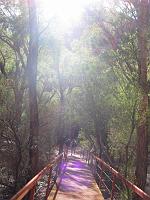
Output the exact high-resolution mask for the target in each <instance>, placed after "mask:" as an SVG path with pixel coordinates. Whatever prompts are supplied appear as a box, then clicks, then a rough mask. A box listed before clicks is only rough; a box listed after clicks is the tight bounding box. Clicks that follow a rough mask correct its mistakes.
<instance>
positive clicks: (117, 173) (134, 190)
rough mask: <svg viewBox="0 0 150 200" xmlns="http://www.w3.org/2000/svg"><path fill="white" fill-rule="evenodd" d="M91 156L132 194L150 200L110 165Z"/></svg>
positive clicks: (149, 197)
mask: <svg viewBox="0 0 150 200" xmlns="http://www.w3.org/2000/svg"><path fill="white" fill-rule="evenodd" d="M92 156H93V157H94V158H95V160H96V161H98V162H99V163H100V164H101V165H102V166H103V168H104V167H105V168H106V169H107V170H109V171H110V172H111V174H112V175H113V176H115V177H117V178H118V179H119V180H121V181H122V183H123V184H125V185H126V186H127V188H128V189H130V190H132V191H133V192H134V193H136V194H137V195H138V196H139V197H141V198H142V199H143V200H150V196H149V195H148V194H146V193H145V192H144V191H143V190H141V189H140V188H139V187H137V186H136V185H135V184H133V183H131V182H130V181H128V180H127V179H125V177H124V176H122V175H121V174H120V173H119V172H118V171H116V170H115V169H114V168H112V167H111V166H110V165H108V164H107V163H105V162H104V161H103V160H102V159H100V158H99V157H97V156H96V155H94V154H92Z"/></svg>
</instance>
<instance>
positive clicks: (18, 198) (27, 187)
mask: <svg viewBox="0 0 150 200" xmlns="http://www.w3.org/2000/svg"><path fill="white" fill-rule="evenodd" d="M62 158H63V153H62V154H60V155H59V156H58V157H57V158H56V159H55V160H53V161H52V163H50V164H48V165H47V166H46V167H44V169H42V170H41V171H40V172H39V173H38V174H37V175H36V176H34V177H33V178H32V179H31V180H30V181H29V182H28V183H27V184H26V185H25V186H24V187H23V188H22V189H21V190H19V192H18V193H17V194H16V195H14V196H13V197H12V198H11V199H10V200H21V199H22V198H23V197H25V195H26V194H27V193H28V192H29V191H31V190H32V189H34V187H35V186H36V184H37V181H39V180H40V179H41V178H42V177H43V176H44V175H45V173H46V172H47V171H48V170H51V169H52V168H53V166H54V165H56V164H57V163H58V162H59V161H61V159H62Z"/></svg>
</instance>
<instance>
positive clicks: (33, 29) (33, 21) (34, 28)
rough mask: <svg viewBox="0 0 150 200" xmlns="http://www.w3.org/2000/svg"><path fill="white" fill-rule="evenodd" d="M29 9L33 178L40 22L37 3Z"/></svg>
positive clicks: (31, 0)
mask: <svg viewBox="0 0 150 200" xmlns="http://www.w3.org/2000/svg"><path fill="white" fill-rule="evenodd" d="M28 7H29V54H28V57H27V70H28V74H27V75H28V87H29V110H30V138H29V166H30V176H33V175H34V174H35V173H36V172H37V170H38V168H37V166H38V160H39V153H38V135H39V118H38V104H37V92H36V78H37V61H38V20H37V9H36V1H35V0H28Z"/></svg>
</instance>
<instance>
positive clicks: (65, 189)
mask: <svg viewBox="0 0 150 200" xmlns="http://www.w3.org/2000/svg"><path fill="white" fill-rule="evenodd" d="M62 167H63V166H62ZM51 199H53V198H52V196H50V197H49V199H48V200H51ZM55 199H56V200H77V199H78V200H81V199H82V200H88V199H89V200H104V198H103V196H102V194H101V192H100V190H99V189H98V186H97V184H96V182H95V180H94V177H93V175H92V173H91V170H90V168H89V166H88V165H87V164H86V162H85V161H83V160H82V159H80V158H79V157H77V156H72V157H69V161H68V162H67V166H66V169H65V173H64V174H63V175H62V176H61V181H60V185H59V189H58V192H57V195H56V198H55Z"/></svg>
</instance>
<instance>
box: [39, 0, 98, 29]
mask: <svg viewBox="0 0 150 200" xmlns="http://www.w3.org/2000/svg"><path fill="white" fill-rule="evenodd" d="M38 1H39V6H40V9H42V10H43V13H44V18H45V21H48V20H49V19H51V18H52V17H56V18H57V19H58V20H59V23H60V26H61V28H62V29H66V28H68V27H69V26H71V25H73V24H74V23H77V22H78V21H79V20H80V17H81V15H82V13H83V10H84V7H85V6H86V5H88V4H89V3H92V4H94V3H95V2H97V1H100V0H38Z"/></svg>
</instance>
